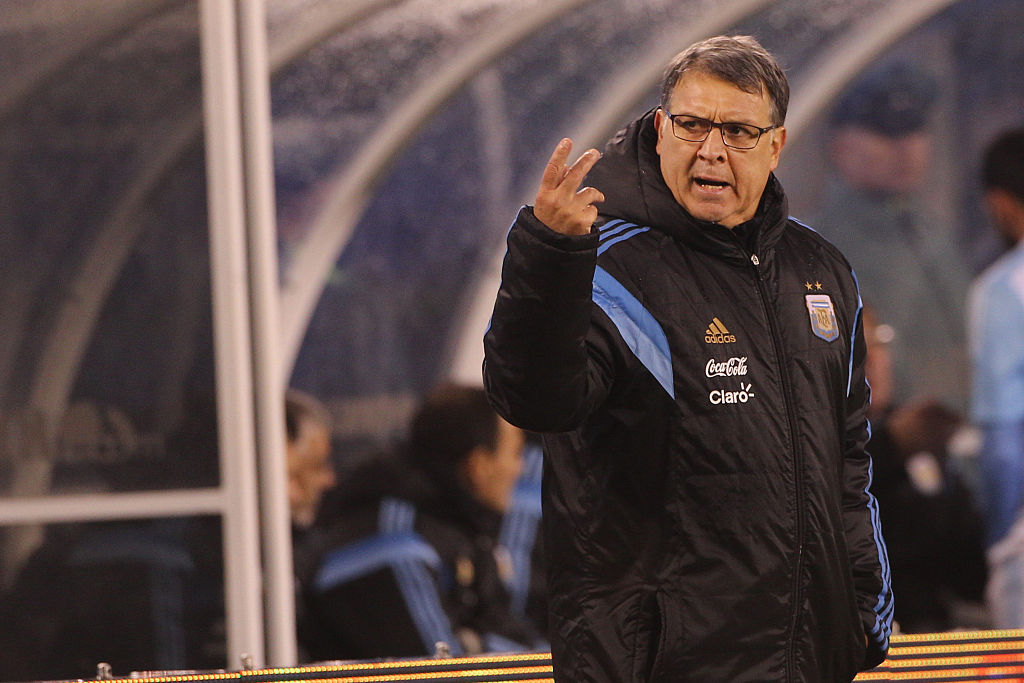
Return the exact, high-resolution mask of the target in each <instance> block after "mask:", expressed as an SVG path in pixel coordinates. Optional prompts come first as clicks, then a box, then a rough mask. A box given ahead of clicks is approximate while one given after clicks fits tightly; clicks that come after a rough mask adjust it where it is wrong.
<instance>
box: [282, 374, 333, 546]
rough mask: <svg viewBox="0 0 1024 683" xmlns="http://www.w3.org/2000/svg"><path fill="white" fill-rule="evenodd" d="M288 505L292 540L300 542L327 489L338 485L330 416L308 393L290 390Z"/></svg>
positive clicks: (287, 397)
mask: <svg viewBox="0 0 1024 683" xmlns="http://www.w3.org/2000/svg"><path fill="white" fill-rule="evenodd" d="M284 417H285V433H286V437H287V445H286V460H287V468H288V506H289V509H290V510H291V518H292V540H293V542H295V543H296V544H298V543H300V542H301V539H302V537H303V536H304V535H305V533H306V531H308V529H309V528H310V527H311V526H312V525H313V522H314V521H316V517H317V511H318V510H319V508H320V501H321V499H322V498H323V495H324V492H326V491H327V490H329V489H330V488H332V487H333V486H335V485H336V484H337V480H336V477H335V474H334V464H333V463H332V462H331V417H330V415H329V413H328V412H327V409H326V408H325V407H324V406H323V404H321V403H320V402H319V401H317V400H316V399H315V398H313V397H312V396H310V395H309V394H306V393H303V392H301V391H299V390H297V389H289V390H288V391H287V393H286V394H285V401H284Z"/></svg>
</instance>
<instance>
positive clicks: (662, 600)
mask: <svg viewBox="0 0 1024 683" xmlns="http://www.w3.org/2000/svg"><path fill="white" fill-rule="evenodd" d="M667 603H668V599H667V596H666V595H665V593H664V592H663V591H661V590H657V591H654V592H652V593H651V594H650V595H648V596H646V597H645V598H644V599H643V600H642V601H641V604H640V609H639V610H638V611H639V614H638V615H637V629H636V640H635V642H634V645H633V681H634V682H635V683H649V682H650V681H656V680H659V678H660V677H661V676H662V669H663V668H664V665H665V659H666V654H667V653H666V650H667V647H668V643H669V642H670V641H669V637H670V631H671V630H672V629H671V628H670V626H669V624H670V621H669V619H668V614H669V613H668V611H667V610H666V606H667ZM676 636H678V633H677V634H676Z"/></svg>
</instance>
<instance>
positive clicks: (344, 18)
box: [30, 0, 396, 425]
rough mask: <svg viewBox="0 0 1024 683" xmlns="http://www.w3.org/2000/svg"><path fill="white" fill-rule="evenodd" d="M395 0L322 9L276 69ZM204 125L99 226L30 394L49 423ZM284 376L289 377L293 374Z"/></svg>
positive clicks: (166, 154)
mask: <svg viewBox="0 0 1024 683" xmlns="http://www.w3.org/2000/svg"><path fill="white" fill-rule="evenodd" d="M395 3H396V0H363V1H362V2H360V3H358V4H354V5H338V4H331V5H329V6H327V9H326V10H324V11H321V12H317V13H316V18H317V20H318V21H317V23H316V25H313V26H310V25H309V22H304V23H303V25H302V26H301V27H299V28H298V29H296V30H294V31H292V32H290V33H288V34H287V37H286V38H284V39H283V40H284V43H283V44H284V45H285V46H286V48H287V49H277V50H274V51H273V52H272V56H273V59H272V61H271V63H270V66H269V70H270V73H271V74H274V73H277V72H279V71H280V70H281V69H283V68H285V67H286V66H288V64H290V63H291V62H292V61H294V60H295V59H296V58H297V57H299V56H300V55H302V54H304V53H305V52H306V51H308V50H309V49H310V48H312V47H314V46H315V45H317V44H318V41H319V40H322V39H323V37H324V35H325V31H326V30H327V29H328V28H330V29H333V32H338V31H343V30H345V29H347V28H349V27H350V26H352V25H353V24H354V23H355V22H357V21H360V20H362V19H365V18H367V17H369V16H372V15H373V14H374V13H376V12H379V11H383V10H384V9H386V8H388V7H390V6H391V5H393V4H395ZM201 130H202V119H201V117H200V116H198V115H196V116H195V117H191V118H187V119H184V120H183V121H182V122H181V123H180V124H179V125H178V126H176V127H175V129H174V130H173V131H171V132H170V133H169V134H167V135H166V136H165V142H164V143H163V144H162V145H161V146H160V147H159V149H158V151H157V152H156V153H155V154H154V155H153V161H152V162H151V163H150V164H149V166H148V167H147V169H146V170H145V171H144V172H143V173H142V174H141V175H140V176H139V178H138V179H137V180H136V181H135V182H134V183H132V185H131V186H130V187H129V188H128V189H127V190H126V191H125V193H124V195H123V198H122V199H121V200H120V201H118V203H117V205H116V207H115V208H114V210H113V211H112V212H111V218H110V219H109V220H108V221H106V222H105V223H104V225H103V226H101V228H100V229H99V230H98V231H97V237H96V241H95V242H94V246H93V247H92V248H91V249H90V251H89V253H88V254H86V255H85V256H84V257H83V260H82V264H83V265H82V266H81V268H80V269H79V271H78V274H77V275H76V277H75V279H74V281H73V282H72V284H71V286H70V287H69V290H68V291H69V294H68V296H66V297H65V298H64V301H63V303H62V304H61V307H60V310H59V311H58V313H57V317H56V321H57V322H56V323H55V324H54V326H53V329H52V331H51V332H50V334H49V335H48V337H47V339H46V341H45V342H44V344H45V350H44V352H43V354H42V355H41V356H40V362H39V365H38V367H39V368H40V371H39V375H38V376H37V378H36V380H35V382H34V383H33V388H32V390H31V394H30V396H31V405H34V406H37V407H38V408H39V409H40V410H41V412H42V413H43V414H44V415H46V416H47V417H48V418H49V419H50V422H49V424H51V425H52V424H53V423H54V422H53V420H54V419H55V416H56V417H59V416H60V415H61V414H62V413H63V411H64V409H65V407H66V404H67V397H68V394H69V392H70V390H71V385H72V382H73V381H74V377H75V372H76V370H77V368H78V364H79V362H80V361H81V357H82V354H84V353H85V348H86V346H87V344H88V341H89V339H90V338H91V336H92V330H93V327H94V326H95V324H96V320H97V318H98V316H99V313H100V311H101V309H102V304H103V300H104V298H105V297H106V295H107V293H108V292H109V291H110V289H111V287H113V285H114V282H115V281H116V278H117V275H118V273H120V271H121V268H122V266H123V265H124V261H125V260H126V259H127V258H128V256H129V255H130V254H131V251H132V249H133V248H134V245H135V243H136V241H137V240H138V237H139V235H140V233H141V230H142V226H143V222H142V221H140V220H138V216H139V214H140V213H141V212H142V211H143V208H144V207H145V203H146V200H147V199H148V197H149V196H150V195H151V194H152V193H153V192H154V191H156V189H157V188H158V187H160V184H161V183H162V182H163V180H164V179H165V178H166V177H167V175H168V174H169V173H170V172H171V171H172V170H173V169H174V167H175V165H176V164H177V163H178V161H179V160H180V159H181V157H182V156H183V155H184V153H185V150H187V149H188V148H189V145H191V144H193V143H194V142H195V141H196V140H197V139H198V136H199V133H200V131H201ZM283 377H287V373H284V374H283ZM282 381H283V380H282Z"/></svg>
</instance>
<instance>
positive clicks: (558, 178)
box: [533, 138, 604, 235]
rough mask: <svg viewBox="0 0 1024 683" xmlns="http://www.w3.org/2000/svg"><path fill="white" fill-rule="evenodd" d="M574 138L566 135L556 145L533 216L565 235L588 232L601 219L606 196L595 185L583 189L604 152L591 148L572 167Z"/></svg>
mask: <svg viewBox="0 0 1024 683" xmlns="http://www.w3.org/2000/svg"><path fill="white" fill-rule="evenodd" d="M571 151H572V140H570V139H569V138H564V139H562V140H561V142H559V143H558V145H556V146H555V151H554V152H553V153H552V154H551V158H550V159H548V165H547V166H546V167H545V168H544V175H543V176H542V177H541V180H540V189H539V190H537V200H536V201H535V202H534V204H533V215H535V216H536V217H537V219H538V220H539V221H540V222H542V223H544V225H546V226H548V227H549V228H551V229H552V230H554V231H555V232H560V233H562V234H564V235H585V234H587V233H589V232H590V226H592V225H593V224H594V221H596V220H597V207H596V206H594V204H595V203H597V202H603V201H604V195H603V194H602V193H601V191H600V190H598V189H596V188H593V187H584V188H583V189H580V184H581V183H582V182H583V178H584V176H586V175H587V173H588V172H590V169H591V168H593V166H594V164H596V163H597V160H598V159H600V158H601V153H600V152H598V151H597V150H596V149H588V150H587V151H586V152H584V153H583V156H581V157H580V158H579V159H577V160H576V162H575V163H574V164H573V165H572V166H566V160H567V159H568V158H569V152H571Z"/></svg>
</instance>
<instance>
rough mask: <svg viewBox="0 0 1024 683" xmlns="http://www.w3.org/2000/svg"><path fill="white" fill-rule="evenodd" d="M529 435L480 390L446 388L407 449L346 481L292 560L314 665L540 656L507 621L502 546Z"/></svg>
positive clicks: (533, 641) (522, 630)
mask: <svg viewBox="0 0 1024 683" xmlns="http://www.w3.org/2000/svg"><path fill="white" fill-rule="evenodd" d="M522 447H523V433H522V432H521V431H520V430H519V429H517V428H515V427H513V426H512V425H510V424H508V423H507V422H505V421H504V420H502V419H501V418H499V417H498V416H497V414H495V412H494V409H493V408H491V406H490V405H489V404H488V402H487V398H486V396H485V395H484V392H483V390H482V389H478V388H470V387H463V386H450V385H446V386H443V387H440V388H438V389H436V390H435V391H433V392H432V393H431V394H430V395H429V396H428V397H427V398H426V400H425V401H424V403H423V405H422V406H421V407H420V409H419V410H418V412H417V414H416V416H415V417H414V419H413V422H412V426H411V428H410V436H409V443H408V447H407V448H406V449H405V452H404V453H403V454H402V457H400V458H397V459H381V460H379V461H377V462H372V463H369V464H368V465H366V466H364V467H362V468H359V469H357V470H355V471H354V472H352V473H351V474H349V475H348V476H346V477H345V478H344V480H343V481H342V484H341V486H340V487H339V490H338V491H337V495H336V496H335V497H333V498H329V499H328V502H325V504H324V508H325V509H324V514H323V518H324V520H325V523H324V524H323V525H318V527H316V528H315V529H314V530H313V531H312V532H311V534H310V536H309V537H308V538H307V542H306V544H305V546H304V547H303V549H302V550H301V551H300V552H299V553H298V554H297V565H298V567H299V569H298V575H299V579H300V583H301V585H302V587H303V588H302V600H301V601H300V606H301V614H302V618H301V620H300V623H299V633H300V640H301V641H302V643H303V645H304V647H305V648H306V650H307V651H308V655H309V656H310V657H311V658H313V659H367V658H381V657H396V656H432V655H434V654H435V650H436V649H437V647H438V643H445V645H446V646H447V648H448V651H449V652H451V653H452V654H455V655H460V654H478V653H480V652H485V651H490V652H493V651H504V650H523V649H530V648H533V647H538V646H541V642H540V638H539V636H538V635H537V634H536V633H535V632H534V631H533V630H532V629H531V628H530V627H529V626H527V625H526V624H525V622H524V621H522V620H519V619H517V618H515V617H514V616H513V615H512V614H511V612H510V611H509V596H508V593H507V591H506V588H505V581H506V580H507V579H510V578H511V577H510V576H508V575H507V574H508V572H511V571H512V566H511V562H510V560H509V557H508V552H507V551H505V550H504V549H503V548H502V547H500V546H499V545H498V535H499V530H500V526H501V518H502V513H503V512H504V511H505V509H506V508H507V507H508V505H509V503H510V501H511V499H512V490H513V488H514V487H515V484H516V480H517V478H518V476H519V473H520V466H521V462H520V457H521V451H522Z"/></svg>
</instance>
